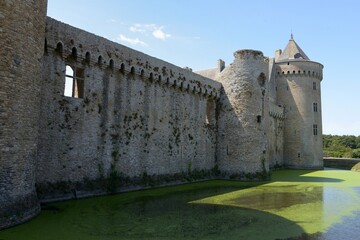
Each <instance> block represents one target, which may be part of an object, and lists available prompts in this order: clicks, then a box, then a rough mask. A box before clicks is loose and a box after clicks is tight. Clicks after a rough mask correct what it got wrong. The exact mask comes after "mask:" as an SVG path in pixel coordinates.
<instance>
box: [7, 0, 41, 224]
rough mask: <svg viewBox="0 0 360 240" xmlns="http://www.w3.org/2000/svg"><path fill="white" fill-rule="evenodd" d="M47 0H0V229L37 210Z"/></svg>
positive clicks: (27, 216)
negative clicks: (38, 149)
mask: <svg viewBox="0 0 360 240" xmlns="http://www.w3.org/2000/svg"><path fill="white" fill-rule="evenodd" d="M46 8H47V1H46V0H12V1H0V42H1V47H0V56H1V58H0V79H1V81H0V229H2V228H6V227H9V226H12V225H15V224H18V223H21V222H23V221H26V220H28V219H30V218H32V217H33V216H35V215H36V214H38V213H39V211H40V206H39V203H38V200H37V196H36V191H35V160H36V159H35V158H36V151H37V136H38V123H39V112H40V108H39V104H40V84H41V60H42V56H43V52H44V41H45V38H44V34H45V21H46Z"/></svg>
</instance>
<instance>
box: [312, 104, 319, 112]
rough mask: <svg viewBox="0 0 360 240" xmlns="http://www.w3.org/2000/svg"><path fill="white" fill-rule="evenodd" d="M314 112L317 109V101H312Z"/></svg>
mask: <svg viewBox="0 0 360 240" xmlns="http://www.w3.org/2000/svg"><path fill="white" fill-rule="evenodd" d="M313 108H314V112H317V111H318V107H317V103H313Z"/></svg>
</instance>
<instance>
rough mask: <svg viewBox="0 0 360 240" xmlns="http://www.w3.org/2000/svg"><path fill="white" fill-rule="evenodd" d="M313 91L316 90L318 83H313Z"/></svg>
mask: <svg viewBox="0 0 360 240" xmlns="http://www.w3.org/2000/svg"><path fill="white" fill-rule="evenodd" d="M313 89H314V90H316V82H313Z"/></svg>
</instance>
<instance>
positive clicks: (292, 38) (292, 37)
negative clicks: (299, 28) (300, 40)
mask: <svg viewBox="0 0 360 240" xmlns="http://www.w3.org/2000/svg"><path fill="white" fill-rule="evenodd" d="M290 40H294V36H293V33H292V31H291V38H290Z"/></svg>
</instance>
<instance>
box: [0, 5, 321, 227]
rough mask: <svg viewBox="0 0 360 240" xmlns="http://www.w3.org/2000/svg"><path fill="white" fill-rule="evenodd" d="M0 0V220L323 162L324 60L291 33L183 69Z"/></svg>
mask: <svg viewBox="0 0 360 240" xmlns="http://www.w3.org/2000/svg"><path fill="white" fill-rule="evenodd" d="M46 7H47V1H46V0H36V1H30V0H22V1H19V0H17V1H1V3H0V18H1V25H0V40H1V48H0V53H1V60H0V79H1V81H0V87H1V88H0V229H1V228H6V227H9V226H12V225H15V224H18V223H21V222H23V221H26V220H28V219H31V218H32V217H34V216H35V215H37V214H38V213H39V211H40V205H39V202H40V201H51V200H55V199H66V198H74V197H77V196H90V195H97V194H103V193H104V192H107V191H119V190H122V189H134V187H135V188H136V187H137V188H141V187H143V186H144V185H147V186H149V185H150V186H152V185H161V184H176V183H179V182H181V181H186V180H189V179H191V178H192V179H210V178H229V177H230V178H236V179H249V178H261V177H267V176H268V172H269V169H270V168H273V167H278V166H284V167H291V168H322V120H321V95H320V83H321V80H322V69H323V66H322V65H321V64H320V63H317V62H314V61H311V60H310V59H309V58H308V57H307V56H306V54H305V53H304V52H303V51H302V50H301V48H300V47H299V46H298V45H297V44H296V42H295V41H294V39H293V38H292V37H291V39H290V41H289V43H288V45H287V46H286V48H285V49H284V51H280V50H278V51H276V53H275V58H267V57H264V56H263V54H262V52H259V51H254V50H240V51H236V52H235V53H234V61H233V63H232V64H230V65H228V66H225V63H224V62H223V61H222V60H219V61H218V65H217V67H216V68H213V69H208V70H204V71H199V72H197V73H195V72H192V71H191V69H188V68H179V67H177V66H174V65H172V64H170V63H168V62H165V61H162V60H160V59H156V58H154V57H151V56H148V55H146V54H143V53H141V52H138V51H135V50H132V49H130V48H127V47H125V46H122V45H120V44H117V43H114V42H111V41H109V40H106V39H104V38H102V37H99V36H96V35H94V34H91V33H88V32H86V31H83V30H80V29H77V28H75V27H72V26H69V25H67V24H64V23H61V22H59V21H56V20H54V19H51V18H49V17H46Z"/></svg>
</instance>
